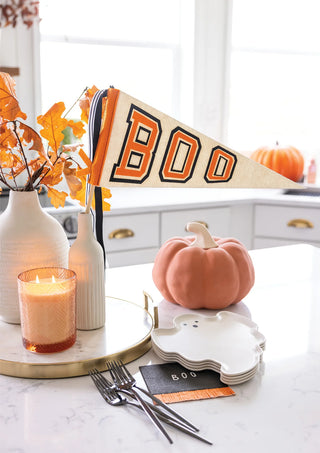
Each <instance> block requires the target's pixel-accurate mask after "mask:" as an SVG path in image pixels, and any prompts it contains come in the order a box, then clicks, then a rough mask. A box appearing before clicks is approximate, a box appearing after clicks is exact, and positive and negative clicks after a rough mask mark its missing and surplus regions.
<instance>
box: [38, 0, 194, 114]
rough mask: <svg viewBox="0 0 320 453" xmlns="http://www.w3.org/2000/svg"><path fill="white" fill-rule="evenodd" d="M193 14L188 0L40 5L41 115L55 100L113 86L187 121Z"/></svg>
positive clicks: (70, 1) (70, 101)
mask: <svg viewBox="0 0 320 453" xmlns="http://www.w3.org/2000/svg"><path fill="white" fill-rule="evenodd" d="M182 4H183V8H182ZM192 13H193V8H192V1H189V0H188V1H183V0H162V1H161V2H150V1H148V0H135V1H131V0H118V1H116V2H115V1H110V0H106V1H103V0H90V2H88V1H87V0H68V1H65V0H55V1H54V2H52V1H44V0H43V1H41V9H40V15H41V17H42V21H41V23H40V62H41V86H42V110H44V111H45V110H47V109H48V108H49V107H50V106H51V105H52V104H53V103H54V102H56V101H58V100H63V101H64V102H65V103H66V105H72V104H73V102H74V101H75V99H76V97H77V95H79V94H80V93H81V92H82V90H83V89H84V88H85V87H86V86H92V85H96V86H97V87H98V88H100V89H103V88H108V86H110V85H114V86H115V88H118V89H120V90H122V91H125V92H127V93H128V94H130V95H132V96H134V97H136V98H138V99H141V100H142V101H144V102H146V103H147V104H150V105H152V106H153V107H155V108H157V109H159V110H161V111H163V112H166V113H168V114H169V115H171V116H174V117H175V118H178V119H181V120H185V121H188V120H189V121H190V118H191V116H192V103H189V106H188V107H187V110H186V109H185V104H184V99H185V94H186V93H184V90H185V87H186V85H187V83H188V82H190V78H192V65H193V61H192V58H193V54H192V47H190V46H188V45H187V44H188V42H189V40H190V37H189V35H188V34H187V32H186V31H187V30H188V31H189V34H191V35H192V24H193V20H192ZM191 39H192V38H191ZM182 79H183V81H182ZM189 86H190V84H189Z"/></svg>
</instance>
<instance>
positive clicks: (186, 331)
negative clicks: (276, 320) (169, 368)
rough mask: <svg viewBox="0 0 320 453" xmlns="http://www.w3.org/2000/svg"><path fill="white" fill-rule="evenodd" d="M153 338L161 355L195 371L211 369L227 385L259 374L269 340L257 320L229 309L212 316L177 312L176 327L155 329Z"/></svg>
mask: <svg viewBox="0 0 320 453" xmlns="http://www.w3.org/2000/svg"><path fill="white" fill-rule="evenodd" d="M151 339H152V344H153V349H154V351H155V352H156V354H157V355H158V356H159V357H160V358H161V359H163V360H165V361H169V362H172V361H175V362H178V363H180V365H182V366H184V367H185V368H187V369H189V370H193V371H200V370H205V369H211V370H213V371H216V372H218V373H220V380H221V381H222V382H224V383H225V384H227V385H236V384H242V383H243V382H245V381H247V380H249V379H251V378H252V377H253V376H254V375H255V373H256V372H257V370H258V367H259V362H260V360H261V359H262V353H263V350H264V348H265V343H266V340H265V337H264V336H263V335H262V334H261V333H260V332H258V327H257V325H256V324H255V323H254V322H252V321H251V320H250V319H248V318H246V317H244V316H241V315H238V314H235V313H231V312H228V311H221V312H219V313H217V314H216V315H215V316H211V317H208V316H202V315H199V314H193V313H188V314H184V315H180V316H177V317H176V318H175V319H174V327H172V328H170V329H155V330H153V332H152V333H151Z"/></svg>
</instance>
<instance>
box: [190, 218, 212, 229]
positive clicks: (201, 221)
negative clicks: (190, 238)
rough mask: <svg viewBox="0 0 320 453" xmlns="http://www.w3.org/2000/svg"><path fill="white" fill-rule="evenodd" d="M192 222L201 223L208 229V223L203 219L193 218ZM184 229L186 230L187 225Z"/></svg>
mask: <svg viewBox="0 0 320 453" xmlns="http://www.w3.org/2000/svg"><path fill="white" fill-rule="evenodd" d="M193 222H197V223H201V225H203V226H205V227H206V228H207V229H209V224H208V223H207V222H204V221H203V220H193ZM185 231H188V230H187V226H185Z"/></svg>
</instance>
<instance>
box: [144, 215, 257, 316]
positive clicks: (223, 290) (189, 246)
mask: <svg viewBox="0 0 320 453" xmlns="http://www.w3.org/2000/svg"><path fill="white" fill-rule="evenodd" d="M187 230H188V231H191V232H193V233H195V234H196V238H194V237H192V236H187V237H174V238H171V239H168V240H167V241H166V242H165V243H164V244H163V245H162V247H161V248H160V250H159V252H158V254H157V256H156V258H155V262H154V266H153V270H152V277H153V281H154V283H155V285H156V287H157V288H158V289H159V291H160V293H161V294H162V296H163V297H164V299H166V300H167V301H169V302H172V303H175V304H179V305H182V306H184V307H187V308H192V309H193V308H210V309H222V308H225V307H227V306H229V305H231V304H235V303H237V302H240V301H241V300H242V299H243V298H244V297H245V296H246V295H247V294H248V292H249V291H250V289H251V288H252V286H253V284H254V267H253V263H252V261H251V258H250V255H249V254H248V252H247V250H246V248H245V247H244V245H243V244H241V242H239V241H238V240H237V239H233V238H217V237H212V236H211V235H210V233H209V231H208V230H207V229H206V227H205V226H203V225H202V224H200V223H198V222H192V223H189V224H188V225H187Z"/></svg>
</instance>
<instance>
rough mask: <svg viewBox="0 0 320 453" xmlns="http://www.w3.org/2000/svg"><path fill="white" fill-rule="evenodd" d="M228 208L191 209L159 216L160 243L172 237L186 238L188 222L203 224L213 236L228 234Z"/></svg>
mask: <svg viewBox="0 0 320 453" xmlns="http://www.w3.org/2000/svg"><path fill="white" fill-rule="evenodd" d="M230 215H231V213H230V208H229V207H223V208H213V209H192V210H183V211H176V212H165V213H163V214H161V243H163V242H164V241H166V240H167V239H169V238H171V237H173V236H186V235H187V234H190V233H188V232H187V231H186V230H185V227H186V225H187V223H189V222H195V221H198V222H205V223H206V224H207V227H208V229H209V231H210V233H211V234H212V235H213V236H228V235H229V234H230Z"/></svg>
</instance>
